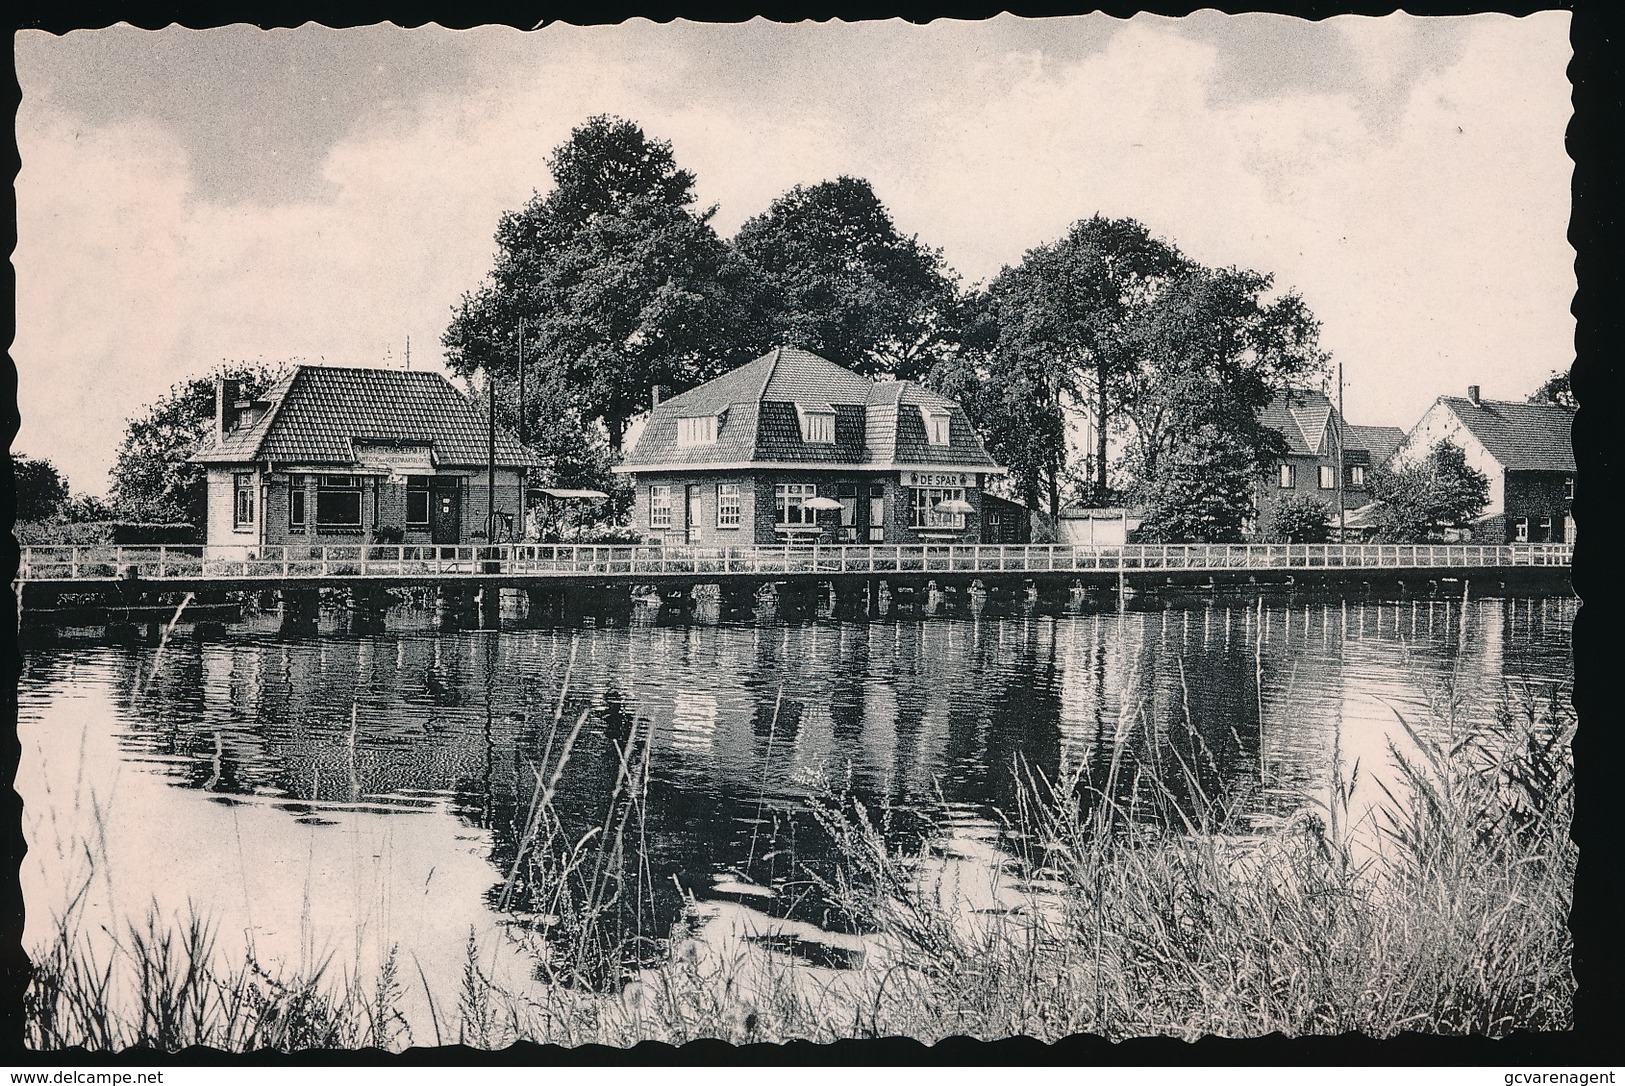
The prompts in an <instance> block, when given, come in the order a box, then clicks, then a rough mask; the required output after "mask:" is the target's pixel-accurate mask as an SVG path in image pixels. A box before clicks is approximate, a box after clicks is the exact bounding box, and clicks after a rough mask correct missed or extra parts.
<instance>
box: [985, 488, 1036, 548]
mask: <svg viewBox="0 0 1625 1086" xmlns="http://www.w3.org/2000/svg"><path fill="white" fill-rule="evenodd" d="M1032 539H1033V511H1032V510H1031V509H1028V508H1027V507H1026V506H1025V505H1022V504H1021V503H1020V502H1014V501H1011V500H1010V499H1008V498H1000V497H998V496H997V495H994V494H983V495H982V542H983V543H1031V542H1032Z"/></svg>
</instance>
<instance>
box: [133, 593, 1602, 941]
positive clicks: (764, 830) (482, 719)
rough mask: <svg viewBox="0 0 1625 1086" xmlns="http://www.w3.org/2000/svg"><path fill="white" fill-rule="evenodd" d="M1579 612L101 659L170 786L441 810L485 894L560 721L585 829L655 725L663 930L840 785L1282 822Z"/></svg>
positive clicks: (1045, 622) (1496, 611) (1533, 662)
mask: <svg viewBox="0 0 1625 1086" xmlns="http://www.w3.org/2000/svg"><path fill="white" fill-rule="evenodd" d="M1565 608H1566V610H1565ZM1572 615H1573V604H1572V601H1570V602H1566V603H1545V604H1537V605H1534V606H1526V605H1525V604H1524V603H1522V602H1521V601H1517V602H1507V603H1502V602H1501V601H1483V602H1478V601H1474V602H1473V603H1471V604H1469V613H1468V620H1469V621H1468V623H1467V642H1466V651H1465V653H1464V654H1463V653H1461V652H1459V649H1460V646H1461V632H1460V630H1461V606H1460V604H1459V602H1454V601H1442V600H1441V601H1431V602H1430V601H1425V600H1424V601H1417V604H1416V606H1415V607H1414V608H1413V606H1412V604H1411V602H1410V601H1406V602H1404V603H1401V604H1398V605H1395V604H1391V603H1383V604H1373V605H1360V604H1346V605H1345V604H1340V603H1331V604H1326V603H1324V602H1316V603H1313V604H1311V605H1309V606H1305V605H1304V604H1303V603H1301V602H1298V603H1295V604H1293V605H1292V606H1290V607H1284V606H1282V605H1280V604H1267V605H1266V606H1265V607H1264V608H1263V609H1262V611H1260V609H1259V608H1258V607H1257V605H1256V604H1254V605H1252V606H1247V605H1245V604H1243V603H1240V602H1239V601H1238V602H1236V603H1234V604H1232V605H1230V606H1226V605H1225V603H1224V602H1223V601H1222V600H1217V601H1213V602H1212V603H1211V605H1201V606H1195V607H1192V608H1190V609H1186V610H1169V611H1165V612H1152V613H1135V612H1128V613H1121V614H1107V615H1101V614H1094V615H1082V616H1072V617H1067V618H1063V619H1054V618H1047V617H1040V616H1030V617H1022V616H1014V617H1008V618H996V619H981V620H976V621H968V620H958V619H942V620H934V619H924V620H918V621H913V622H902V621H900V622H876V623H868V624H864V623H855V624H849V623H841V624H833V623H814V624H804V625H776V626H775V625H762V626H754V625H752V626H704V627H700V626H689V627H681V626H678V627H661V628H644V629H637V630H632V629H627V628H624V627H623V628H615V629H602V630H580V631H575V632H571V631H569V630H532V631H504V632H503V633H502V634H501V635H500V636H492V635H482V634H463V635H450V636H438V637H427V636H418V635H384V636H378V637H369V638H360V639H345V638H330V639H322V640H316V641H297V642H252V643H236V644H233V643H214V644H205V645H199V644H196V643H176V644H173V645H171V646H169V647H168V648H167V649H166V650H165V652H164V655H163V658H162V663H161V666H159V667H158V669H157V671H156V673H154V674H150V675H149V674H148V673H149V672H152V670H153V667H152V664H153V655H152V653H151V652H150V651H145V652H142V651H132V652H129V653H127V654H123V655H120V656H119V657H118V660H119V661H120V667H121V668H122V672H121V674H120V675H119V677H118V679H117V682H118V688H119V691H120V697H121V698H122V699H123V703H122V707H123V708H124V710H125V711H126V712H127V720H126V728H127V732H128V734H127V735H126V737H125V738H124V740H123V741H124V742H125V743H126V745H127V746H128V747H129V748H130V749H131V750H132V753H133V754H134V755H135V756H138V757H142V758H145V759H147V760H149V761H152V762H154V763H155V764H158V765H160V766H162V767H164V768H163V771H164V772H168V773H171V774H173V776H174V779H175V780H176V782H177V783H178V784H180V785H182V786H184V787H190V788H197V789H202V790H208V791H212V792H219V793H224V794H237V795H242V796H259V797H264V798H266V799H268V800H269V801H272V802H283V803H286V804H288V805H290V806H291V807H293V808H294V813H295V814H299V813H302V812H304V811H305V810H308V807H309V805H312V804H316V805H319V804H329V803H363V804H367V805H369V806H377V807H385V806H388V807H395V808H409V807H411V806H412V805H413V804H415V803H420V802H423V801H424V797H425V796H432V797H435V799H434V801H435V802H437V803H445V802H447V801H449V802H450V804H451V805H452V807H453V809H454V810H455V812H456V813H457V814H458V816H459V817H461V818H463V819H465V820H466V821H467V822H469V823H470V824H471V825H475V826H479V827H488V828H489V829H490V831H491V841H492V844H491V846H490V847H491V857H490V858H491V861H492V868H493V870H492V882H493V885H495V884H496V883H497V882H498V881H499V880H500V879H501V878H502V877H504V876H505V875H506V873H507V871H508V870H509V868H510V867H511V866H512V862H513V857H514V855H515V853H516V851H517V848H518V841H519V837H520V834H521V830H522V825H523V823H524V821H525V818H526V817H527V813H528V805H529V802H530V799H531V796H532V794H533V792H534V790H535V787H536V782H537V778H538V774H539V773H545V772H549V771H550V766H551V765H552V764H553V763H552V761H551V760H550V759H552V760H556V756H557V751H558V746H559V741H560V736H559V735H558V734H557V733H556V732H555V726H554V720H555V715H557V718H558V720H559V725H558V727H559V728H561V729H564V730H568V728H569V727H570V726H571V725H572V724H573V723H574V722H575V720H576V719H577V717H578V716H579V715H580V714H581V713H583V712H585V713H586V714H587V720H586V724H585V725H584V728H583V732H582V735H581V737H580V740H579V742H578V743H577V744H576V746H575V748H574V750H573V751H572V754H571V760H570V765H569V767H568V769H567V772H566V773H565V774H564V775H563V777H562V779H561V782H560V789H559V795H558V800H557V803H558V807H559V810H560V812H561V815H562V817H564V818H565V819H566V820H567V822H568V823H569V826H570V828H571V830H572V832H578V833H579V832H585V829H586V828H587V827H588V826H593V825H601V824H602V820H603V813H604V806H605V803H606V802H607V798H608V796H609V795H610V794H611V792H612V790H613V788H614V785H615V780H616V775H617V773H618V771H619V766H620V760H619V759H620V755H619V751H620V750H622V749H624V748H625V747H626V746H627V745H628V744H629V743H636V742H641V741H642V740H641V737H642V736H644V735H646V734H647V735H650V736H651V737H652V739H651V741H652V744H653V747H652V752H651V759H650V761H651V779H650V782H649V791H648V797H647V803H646V805H645V807H644V808H643V811H642V821H641V822H640V823H639V830H640V835H641V837H642V838H643V839H644V840H646V841H647V842H648V846H649V851H650V864H649V867H650V873H651V875H652V877H653V879H654V880H655V882H656V883H659V884H660V888H659V890H658V892H657V895H656V896H657V900H658V902H659V903H660V909H661V910H662V912H661V915H662V916H667V917H669V916H670V915H674V914H675V910H676V908H677V904H678V899H677V896H676V895H677V891H676V889H675V887H673V886H672V884H671V882H670V879H671V877H672V876H676V877H677V878H678V880H679V882H680V883H681V884H682V885H683V886H685V887H688V888H694V887H696V886H699V887H703V886H704V885H705V884H706V883H707V881H708V876H709V873H711V872H713V871H716V870H719V869H723V868H729V867H742V866H743V865H749V864H760V863H761V862H762V861H761V857H762V856H763V855H765V854H768V853H772V852H776V851H778V852H781V855H785V856H788V855H789V854H790V853H789V850H788V848H786V849H784V850H780V849H779V848H778V846H777V845H776V844H774V843H773V841H772V839H773V838H774V835H775V834H777V835H779V836H780V837H783V838H786V839H788V838H790V837H792V836H793V837H794V856H795V862H796V863H797V864H813V865H817V864H819V863H822V862H824V861H825V857H824V855H823V852H822V849H823V847H824V845H823V844H822V839H821V838H820V836H819V834H818V833H817V832H816V830H814V829H813V828H812V827H810V826H809V825H808V823H807V822H806V820H805V817H804V814H803V813H802V812H803V809H804V808H803V804H804V799H805V797H806V795H807V794H808V793H809V791H812V790H815V789H817V788H818V787H819V786H818V784H817V783H816V782H817V781H819V780H822V781H824V782H827V784H828V786H829V787H830V788H832V789H837V790H838V789H840V788H842V787H844V786H845V784H846V782H847V779H848V773H849V771H850V783H851V787H852V788H853V790H854V791H855V792H856V793H857V794H858V795H859V796H860V797H861V798H863V799H864V801H865V802H866V803H867V804H869V805H870V808H871V809H875V807H876V806H877V805H880V804H882V803H889V804H890V805H891V806H892V807H894V808H897V809H901V810H907V809H909V808H912V807H916V806H919V805H923V804H929V803H934V802H935V799H936V797H937V795H938V791H939V789H940V792H941V795H942V797H943V798H944V799H946V800H948V801H949V802H950V803H968V804H978V805H980V804H992V805H995V806H998V807H1000V808H1002V809H1004V810H1006V811H1008V810H1011V809H1012V808H1013V806H1014V798H1015V784H1014V780H1015V776H1014V774H1015V769H1016V767H1017V765H1018V764H1019V763H1024V764H1025V765H1026V766H1027V767H1030V768H1031V770H1032V771H1034V772H1035V773H1041V774H1043V775H1044V776H1046V777H1049V778H1052V779H1053V778H1056V777H1057V776H1061V775H1068V776H1070V775H1074V774H1080V773H1087V774H1088V775H1089V777H1090V779H1092V780H1095V781H1103V780H1104V778H1105V776H1106V775H1107V773H1108V772H1109V771H1110V767H1111V765H1112V762H1113V759H1114V757H1115V758H1117V759H1118V760H1119V764H1124V763H1125V762H1126V763H1128V764H1135V765H1141V766H1148V767H1152V768H1153V769H1155V770H1156V771H1158V772H1160V773H1161V774H1162V779H1163V781H1164V783H1166V784H1167V785H1168V787H1169V789H1170V791H1172V792H1173V793H1174V794H1175V795H1176V796H1182V797H1183V799H1184V800H1185V801H1186V802H1187V803H1188V804H1190V803H1194V802H1195V800H1194V798H1193V797H1192V796H1190V795H1188V794H1186V793H1187V792H1188V791H1189V790H1188V789H1186V781H1185V777H1184V770H1183V769H1182V768H1181V767H1189V768H1190V770H1191V772H1192V775H1193V776H1194V777H1195V779H1196V780H1197V781H1198V782H1199V784H1200V788H1201V790H1202V791H1203V792H1204V793H1209V794H1218V793H1222V794H1224V795H1227V796H1229V797H1230V798H1231V799H1232V800H1234V801H1235V802H1237V803H1238V804H1240V806H1241V807H1242V808H1244V809H1246V808H1249V807H1256V806H1258V805H1260V804H1262V805H1264V806H1271V805H1273V806H1276V807H1282V808H1284V807H1286V806H1288V805H1293V804H1301V803H1302V802H1303V799H1304V797H1305V796H1306V795H1313V794H1314V793H1315V790H1317V789H1318V788H1320V787H1322V786H1323V785H1324V782H1325V781H1326V779H1327V770H1328V766H1329V764H1330V763H1329V755H1330V752H1331V750H1332V747H1333V743H1334V734H1336V733H1334V729H1341V731H1340V734H1341V736H1342V742H1343V747H1342V749H1343V750H1344V751H1345V753H1347V752H1348V751H1351V750H1356V749H1364V750H1365V751H1366V754H1365V756H1366V757H1368V758H1369V757H1380V756H1381V755H1382V754H1383V751H1382V749H1381V748H1382V740H1381V736H1382V735H1383V734H1384V731H1383V729H1386V728H1387V727H1388V726H1389V724H1390V723H1391V720H1392V716H1391V712H1390V711H1389V710H1388V709H1387V708H1386V703H1392V704H1396V705H1400V706H1409V705H1414V704H1416V702H1417V699H1418V698H1421V697H1423V691H1425V689H1426V687H1427V686H1428V684H1429V683H1431V682H1434V681H1436V680H1437V678H1438V677H1439V676H1441V675H1444V674H1448V673H1450V672H1451V671H1452V669H1455V668H1457V665H1458V663H1459V664H1460V665H1461V667H1462V668H1463V669H1464V670H1466V671H1469V672H1471V673H1472V674H1474V675H1477V676H1480V677H1481V678H1480V679H1479V680H1477V681H1479V682H1480V683H1481V684H1482V685H1486V686H1487V685H1488V684H1490V683H1498V682H1499V681H1500V676H1501V675H1503V674H1508V675H1512V676H1518V675H1524V674H1540V673H1542V672H1543V671H1549V670H1552V669H1553V668H1555V667H1559V666H1561V665H1562V663H1563V658H1564V657H1565V656H1566V652H1567V648H1566V641H1563V642H1561V643H1558V642H1557V641H1554V640H1553V636H1554V635H1553V633H1552V630H1553V629H1554V628H1557V627H1560V626H1561V625H1563V624H1564V623H1566V621H1568V620H1569V619H1572ZM1413 630H1414V633H1413V632H1412V631H1413ZM1554 644H1556V645H1557V647H1556V648H1553V647H1552V645H1554ZM572 652H573V653H574V660H573V662H572ZM567 675H568V679H566V676H567ZM1260 675H1262V680H1263V681H1262V684H1261V686H1260V684H1259V682H1258V677H1259V676H1260ZM561 693H562V695H563V696H562V698H561ZM550 736H551V740H552V741H551V744H550ZM1362 741H1363V742H1365V744H1366V746H1365V747H1364V748H1360V747H1359V743H1360V742H1362ZM550 749H551V753H549V751H550ZM1261 797H1262V798H1261ZM290 822H291V819H290ZM783 862H785V861H782V860H775V861H773V863H774V864H779V865H781V866H777V867H773V868H772V870H773V871H774V872H775V873H776V874H777V875H781V876H782V875H783V874H784V873H785V871H786V869H785V868H784V867H783V866H782V863H783ZM751 870H752V872H753V877H765V876H762V873H761V870H759V869H758V868H757V867H752V869H751Z"/></svg>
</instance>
